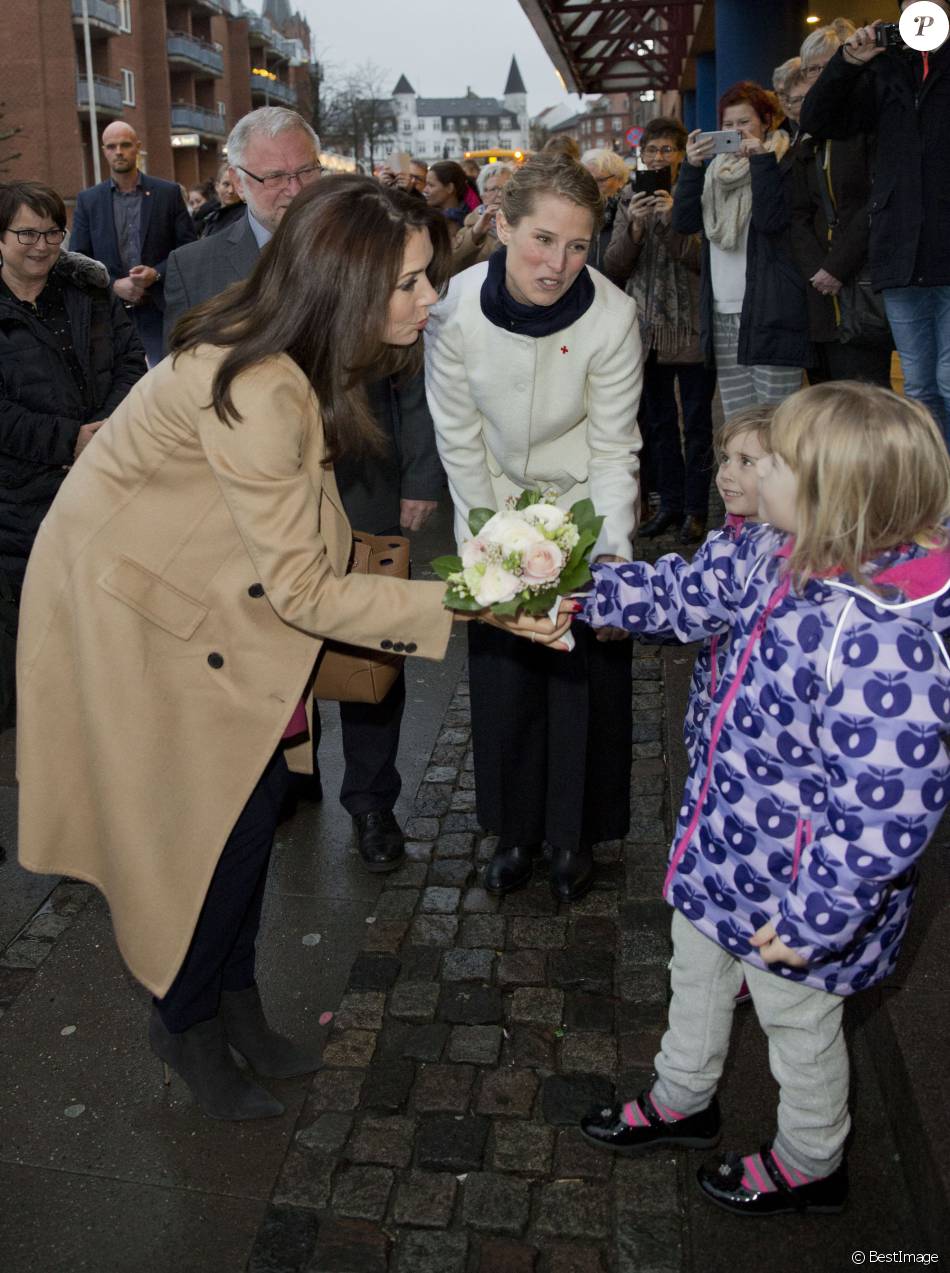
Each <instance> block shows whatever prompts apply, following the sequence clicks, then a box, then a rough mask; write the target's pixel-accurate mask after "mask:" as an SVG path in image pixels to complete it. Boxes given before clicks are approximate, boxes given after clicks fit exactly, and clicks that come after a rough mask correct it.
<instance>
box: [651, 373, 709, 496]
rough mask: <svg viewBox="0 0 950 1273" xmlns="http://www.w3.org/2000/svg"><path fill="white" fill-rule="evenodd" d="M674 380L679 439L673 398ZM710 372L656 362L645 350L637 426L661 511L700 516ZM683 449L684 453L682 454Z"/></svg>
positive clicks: (705, 470)
mask: <svg viewBox="0 0 950 1273" xmlns="http://www.w3.org/2000/svg"><path fill="white" fill-rule="evenodd" d="M677 381H678V382H679V390H680V402H681V403H682V407H683V440H682V442H681V441H680V415H679V408H678V406H677V403H676V383H677ZM715 392H716V373H715V371H714V370H712V369H710V368H708V367H704V366H703V364H702V363H661V362H660V361H659V360H658V359H657V356H656V350H651V351H650V356H649V357H648V358H647V360H646V363H645V364H644V369H643V396H642V398H641V400H640V431H641V433H642V434H643V449H644V451H645V452H646V453H647V456H648V461H647V472H648V481H649V484H650V489H651V490H654V491H656V492H657V494H658V495H659V497H660V506H661V508H662V509H663V511H664V512H667V513H677V514H679V513H686V514H694V515H695V516H697V517H701V518H702V519H703V520H704V521H705V519H706V516H707V513H708V511H709V483H710V481H711V479H712V402H713V396H714V394H715ZM684 449H685V457H684V454H683V452H684Z"/></svg>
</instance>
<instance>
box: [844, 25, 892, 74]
mask: <svg viewBox="0 0 950 1273" xmlns="http://www.w3.org/2000/svg"><path fill="white" fill-rule="evenodd" d="M881 21H882V20H881V19H880V18H878V19H877V21H876V22H872V23H871V25H870V26H868V27H859V29H858V30H857V31H855V33H854V35H852V36H851V38H850V39H848V40H845V42H844V44H843V45H842V49H843V53H842V56H843V57H844V60H845V61H846V62H850V63H851V64H852V66H853V65H855V64H859V65H862V64H863V63H865V62H870V61H871V60H872V58H876V57H877V56H878V54H880V53H886V52H887V49H882V48H878V45H877V29H878V27H879V26H880V25H881Z"/></svg>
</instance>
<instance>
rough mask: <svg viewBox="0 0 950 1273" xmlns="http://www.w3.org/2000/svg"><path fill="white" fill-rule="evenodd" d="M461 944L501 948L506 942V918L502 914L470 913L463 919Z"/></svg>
mask: <svg viewBox="0 0 950 1273" xmlns="http://www.w3.org/2000/svg"><path fill="white" fill-rule="evenodd" d="M461 944H462V945H463V946H486V947H488V946H490V947H491V948H492V950H500V949H501V948H502V947H503V946H504V944H505V921H504V919H502V917H501V916H500V915H469V916H468V917H467V918H465V919H463V920H462V938H461Z"/></svg>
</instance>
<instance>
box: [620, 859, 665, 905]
mask: <svg viewBox="0 0 950 1273" xmlns="http://www.w3.org/2000/svg"><path fill="white" fill-rule="evenodd" d="M665 877H666V872H665V871H664V870H663V868H662V867H649V866H638V867H635V868H633V869H632V870H631V869H629V868H628V870H627V897H628V898H630V899H632V900H635V901H644V902H649V901H655V900H656V899H657V898H658V897H662V895H663V881H664V879H665Z"/></svg>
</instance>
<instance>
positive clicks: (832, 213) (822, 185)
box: [815, 141, 838, 243]
mask: <svg viewBox="0 0 950 1273" xmlns="http://www.w3.org/2000/svg"><path fill="white" fill-rule="evenodd" d="M815 164H816V166H817V171H818V193H819V194H820V195H821V204H822V207H823V209H824V213H825V221H826V222H827V225H828V242H829V243H830V242H831V232H832V230H834V229H835V228H836V227H837V225H838V209H837V206H836V204H835V195H834V191H833V190H832V188H831V143H830V142H827V141H824V142H822V143H821V145H820V146H819V147H818V148H817V149H816V151H815Z"/></svg>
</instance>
